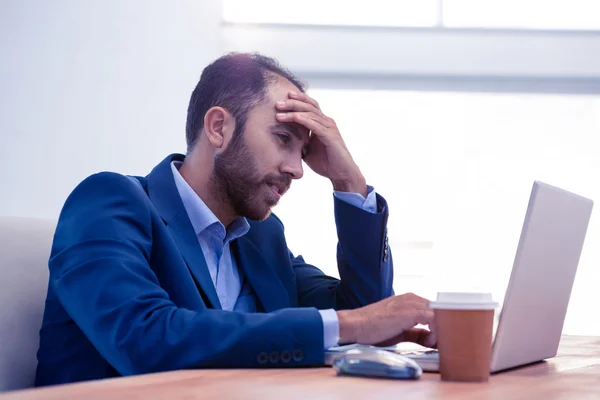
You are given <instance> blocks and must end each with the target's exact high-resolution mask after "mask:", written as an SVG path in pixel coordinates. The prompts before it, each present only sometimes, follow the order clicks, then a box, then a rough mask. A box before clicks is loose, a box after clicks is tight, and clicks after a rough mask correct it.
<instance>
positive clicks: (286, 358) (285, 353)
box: [281, 350, 292, 364]
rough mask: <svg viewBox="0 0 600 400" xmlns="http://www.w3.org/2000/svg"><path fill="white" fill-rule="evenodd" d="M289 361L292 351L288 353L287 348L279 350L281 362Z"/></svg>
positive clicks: (286, 362)
mask: <svg viewBox="0 0 600 400" xmlns="http://www.w3.org/2000/svg"><path fill="white" fill-rule="evenodd" d="M290 361H292V353H290V352H289V351H287V350H284V351H282V352H281V362H282V363H284V364H288V363H289V362H290Z"/></svg>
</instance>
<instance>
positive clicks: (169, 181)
mask: <svg viewBox="0 0 600 400" xmlns="http://www.w3.org/2000/svg"><path fill="white" fill-rule="evenodd" d="M183 159H184V156H183V155H180V154H172V155H170V156H169V157H167V158H166V159H165V160H163V161H162V162H161V163H160V164H158V165H157V166H156V167H155V168H154V169H153V170H152V172H150V174H149V175H148V196H149V197H150V200H151V201H152V203H153V204H154V206H155V207H156V209H157V210H158V212H159V214H160V216H161V217H162V219H163V221H165V223H166V224H167V226H168V228H169V231H170V232H171V235H172V236H173V238H174V239H175V242H176V244H177V248H178V249H179V251H180V252H181V255H182V256H183V259H184V260H185V262H186V264H187V266H188V269H189V270H190V272H191V274H192V275H193V277H194V279H195V280H196V283H197V284H198V286H199V287H200V288H201V289H202V292H203V293H204V295H205V296H206V298H207V299H208V301H209V303H210V305H211V306H212V307H213V308H216V309H221V303H220V302H219V297H218V296H217V291H216V289H215V285H214V284H213V281H212V279H211V277H210V273H209V271H208V266H207V265H206V259H205V258H204V254H203V253H202V248H201V247H200V244H199V243H198V238H197V237H196V233H195V232H194V227H193V226H192V223H191V222H190V219H189V217H188V215H187V213H186V211H185V207H184V206H183V202H182V201H181V197H180V196H179V192H178V191H177V186H175V181H174V179H173V172H172V171H171V162H172V161H183Z"/></svg>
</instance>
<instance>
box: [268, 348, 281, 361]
mask: <svg viewBox="0 0 600 400" xmlns="http://www.w3.org/2000/svg"><path fill="white" fill-rule="evenodd" d="M269 362H271V364H277V363H278V362H279V352H277V351H272V352H271V354H269Z"/></svg>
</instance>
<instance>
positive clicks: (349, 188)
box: [331, 174, 368, 198]
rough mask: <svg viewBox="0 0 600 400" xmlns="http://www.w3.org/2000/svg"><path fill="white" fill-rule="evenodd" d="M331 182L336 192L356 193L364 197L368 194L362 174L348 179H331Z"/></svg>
mask: <svg viewBox="0 0 600 400" xmlns="http://www.w3.org/2000/svg"><path fill="white" fill-rule="evenodd" d="M331 184H332V185H333V190H336V191H338V192H349V193H358V194H360V195H361V196H363V197H364V198H366V197H367V194H368V190H367V181H366V179H365V178H364V177H363V176H362V174H361V175H360V176H357V177H354V178H350V179H331Z"/></svg>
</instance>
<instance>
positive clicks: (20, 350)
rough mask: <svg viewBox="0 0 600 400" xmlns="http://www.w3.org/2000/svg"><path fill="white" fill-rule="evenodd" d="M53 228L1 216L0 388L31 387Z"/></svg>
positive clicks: (53, 225) (45, 223) (40, 222)
mask: <svg viewBox="0 0 600 400" xmlns="http://www.w3.org/2000/svg"><path fill="white" fill-rule="evenodd" d="M55 228H56V222H55V221H51V220H43V219H33V218H12V217H0V392H3V391H7V390H15V389H23V388H27V387H31V386H33V383H34V380H35V370H36V367H37V358H36V353H37V349H38V346H39V330H40V327H41V325H42V316H43V313H44V302H45V299H46V292H47V288H48V257H49V255H50V247H51V244H52V238H53V234H54V230H55Z"/></svg>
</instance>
